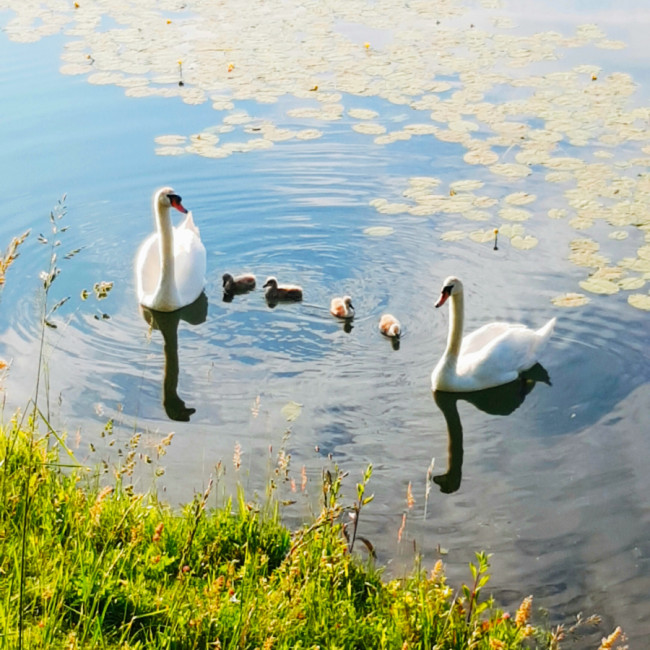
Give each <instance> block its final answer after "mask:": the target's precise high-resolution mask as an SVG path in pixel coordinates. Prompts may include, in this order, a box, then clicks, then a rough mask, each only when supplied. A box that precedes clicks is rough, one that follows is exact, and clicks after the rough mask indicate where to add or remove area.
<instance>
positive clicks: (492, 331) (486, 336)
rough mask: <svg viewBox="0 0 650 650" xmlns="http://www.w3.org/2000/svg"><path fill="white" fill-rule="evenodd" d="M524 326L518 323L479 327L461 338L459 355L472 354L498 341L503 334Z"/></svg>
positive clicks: (492, 324) (489, 324) (497, 323)
mask: <svg viewBox="0 0 650 650" xmlns="http://www.w3.org/2000/svg"><path fill="white" fill-rule="evenodd" d="M523 327H524V325H519V324H518V323H500V322H496V323H488V324H487V325H483V327H479V328H478V329H477V330H475V331H473V332H472V333H471V334H468V335H467V336H464V337H463V342H462V343H461V346H460V354H461V355H464V354H473V353H474V352H478V351H479V350H481V349H483V348H485V347H486V346H488V345H490V343H492V342H494V341H496V340H497V339H499V338H500V337H501V336H503V334H505V333H507V332H509V331H510V330H512V329H515V328H523Z"/></svg>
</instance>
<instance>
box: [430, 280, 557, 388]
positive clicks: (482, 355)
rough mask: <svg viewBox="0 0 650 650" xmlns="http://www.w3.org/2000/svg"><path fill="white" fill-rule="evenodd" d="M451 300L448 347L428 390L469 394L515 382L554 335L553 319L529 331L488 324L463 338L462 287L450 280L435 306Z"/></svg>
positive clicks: (515, 326) (522, 327)
mask: <svg viewBox="0 0 650 650" xmlns="http://www.w3.org/2000/svg"><path fill="white" fill-rule="evenodd" d="M450 297H451V317H450V319H449V336H448V338H447V348H446V349H445V353H444V354H443V356H442V358H441V359H440V361H439V362H438V365H437V366H436V367H435V368H434V370H433V372H432V373H431V388H432V389H433V390H443V391H450V392H459V393H463V392H470V391H475V390H483V389H484V388H492V387H493V386H500V385H502V384H507V383H508V382H511V381H514V380H515V379H517V377H518V376H519V373H520V372H522V371H524V370H527V369H528V368H531V367H532V366H534V365H535V363H536V362H537V356H538V354H539V353H540V352H541V350H542V348H543V347H544V346H545V345H546V343H547V341H548V340H549V338H550V337H551V334H552V333H553V328H554V327H555V318H552V319H551V320H550V321H548V323H546V325H544V327H541V328H540V329H538V330H532V329H529V328H528V327H526V326H525V325H521V324H519V323H488V324H487V325H484V326H483V327H480V328H479V329H477V330H476V331H475V332H472V333H471V334H468V335H467V336H466V337H464V338H463V317H464V313H463V312H464V308H463V284H462V282H461V281H460V280H459V279H458V278H455V277H449V278H447V279H446V280H445V282H444V284H443V285H442V293H441V294H440V298H439V299H438V302H436V307H440V306H441V305H442V304H444V302H445V301H446V300H447V298H450Z"/></svg>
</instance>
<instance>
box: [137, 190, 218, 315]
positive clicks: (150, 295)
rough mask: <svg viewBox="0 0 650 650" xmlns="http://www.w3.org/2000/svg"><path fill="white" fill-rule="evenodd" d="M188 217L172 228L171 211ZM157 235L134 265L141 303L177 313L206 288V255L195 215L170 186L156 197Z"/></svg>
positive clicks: (143, 248)
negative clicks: (186, 207) (195, 222)
mask: <svg viewBox="0 0 650 650" xmlns="http://www.w3.org/2000/svg"><path fill="white" fill-rule="evenodd" d="M171 207H174V208H176V209H177V210H178V211H179V212H182V213H183V214H187V217H186V218H185V221H183V223H181V225H180V226H178V227H176V228H173V227H172V220H171V217H170V216H169V209H170V208H171ZM153 210H154V215H155V218H156V232H155V233H153V234H151V235H149V237H147V239H145V240H144V242H143V243H142V245H141V246H140V250H139V251H138V254H137V257H136V263H135V272H136V283H137V292H138V301H139V302H140V304H141V305H144V306H145V307H148V308H149V309H155V310H157V311H175V310H176V309H180V308H181V307H185V306H186V305H190V304H191V303H193V302H194V301H195V300H196V299H197V298H198V297H199V296H200V295H201V292H202V291H203V287H204V286H205V269H206V254H205V246H203V243H202V242H201V237H200V235H199V229H198V228H197V227H196V226H195V225H194V220H193V219H192V213H191V212H188V211H187V210H186V209H185V208H184V207H183V205H182V203H181V197H180V196H178V195H177V194H175V193H174V190H173V189H172V188H171V187H163V188H161V189H159V190H158V191H157V192H156V193H155V194H154V197H153Z"/></svg>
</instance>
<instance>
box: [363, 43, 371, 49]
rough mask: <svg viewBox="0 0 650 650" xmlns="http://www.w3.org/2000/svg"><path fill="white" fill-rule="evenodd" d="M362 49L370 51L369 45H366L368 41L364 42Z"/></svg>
mask: <svg viewBox="0 0 650 650" xmlns="http://www.w3.org/2000/svg"><path fill="white" fill-rule="evenodd" d="M363 47H365V48H366V50H368V49H370V43H368V41H366V42H365V43H364V44H363Z"/></svg>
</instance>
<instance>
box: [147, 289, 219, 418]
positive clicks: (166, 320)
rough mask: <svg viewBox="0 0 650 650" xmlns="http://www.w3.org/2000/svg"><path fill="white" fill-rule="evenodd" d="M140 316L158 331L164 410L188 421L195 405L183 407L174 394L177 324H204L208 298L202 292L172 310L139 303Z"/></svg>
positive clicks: (175, 393) (175, 387)
mask: <svg viewBox="0 0 650 650" xmlns="http://www.w3.org/2000/svg"><path fill="white" fill-rule="evenodd" d="M140 311H141V313H142V316H143V318H144V319H145V321H147V323H148V324H149V325H150V327H151V328H152V329H155V330H159V331H160V333H161V334H162V337H163V341H164V345H163V352H164V354H165V369H164V373H163V406H164V408H165V413H167V415H168V416H169V417H170V418H171V419H172V420H177V421H179V422H189V419H190V416H191V415H193V414H194V413H196V409H195V408H191V407H187V406H185V402H184V401H183V400H182V399H181V398H180V397H179V396H178V372H179V369H178V325H179V323H180V322H181V321H185V322H186V323H188V324H189V325H200V324H201V323H204V322H205V320H206V318H207V315H208V297H207V296H206V295H205V292H203V293H201V295H200V296H199V297H198V298H197V299H196V300H195V301H194V302H193V303H191V304H190V305H186V306H185V307H182V308H181V309H177V310H176V311H169V312H164V311H157V310H155V309H149V308H148V307H144V306H142V305H140Z"/></svg>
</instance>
